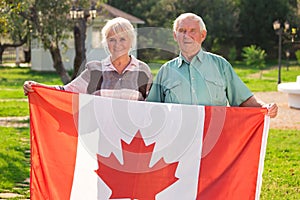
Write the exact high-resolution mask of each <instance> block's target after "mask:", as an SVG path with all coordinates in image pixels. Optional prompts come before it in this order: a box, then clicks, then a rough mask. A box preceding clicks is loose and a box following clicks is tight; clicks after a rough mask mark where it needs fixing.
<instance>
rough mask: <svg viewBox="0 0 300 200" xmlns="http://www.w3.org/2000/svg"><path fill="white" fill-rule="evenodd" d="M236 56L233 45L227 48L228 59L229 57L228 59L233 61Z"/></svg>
mask: <svg viewBox="0 0 300 200" xmlns="http://www.w3.org/2000/svg"><path fill="white" fill-rule="evenodd" d="M236 58H237V50H236V48H235V47H231V48H230V49H229V53H228V59H229V61H235V60H236Z"/></svg>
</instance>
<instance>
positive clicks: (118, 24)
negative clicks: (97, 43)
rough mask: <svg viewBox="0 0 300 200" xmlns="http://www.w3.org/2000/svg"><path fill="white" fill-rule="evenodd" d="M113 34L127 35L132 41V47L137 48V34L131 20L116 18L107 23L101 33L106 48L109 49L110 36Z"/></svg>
mask: <svg viewBox="0 0 300 200" xmlns="http://www.w3.org/2000/svg"><path fill="white" fill-rule="evenodd" d="M111 32H113V33H115V34H122V33H125V34H127V35H128V37H129V39H130V41H131V47H135V44H136V34H135V30H134V27H133V25H132V24H131V23H130V21H129V20H127V19H125V18H122V17H116V18H114V19H111V20H109V21H107V23H106V24H105V26H104V27H103V28H102V31H101V34H102V44H103V46H104V47H106V48H107V39H108V35H109V33H111Z"/></svg>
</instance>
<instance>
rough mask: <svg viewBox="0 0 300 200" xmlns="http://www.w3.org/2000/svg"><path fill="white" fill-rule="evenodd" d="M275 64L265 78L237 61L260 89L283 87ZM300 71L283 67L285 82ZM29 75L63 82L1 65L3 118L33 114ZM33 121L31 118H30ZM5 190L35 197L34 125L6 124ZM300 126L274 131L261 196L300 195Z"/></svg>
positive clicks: (1, 176) (1, 166) (1, 147)
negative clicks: (31, 185)
mask: <svg viewBox="0 0 300 200" xmlns="http://www.w3.org/2000/svg"><path fill="white" fill-rule="evenodd" d="M162 63H164V61H156V62H151V63H150V67H151V70H152V72H153V74H154V76H155V75H156V74H157V72H158V69H159V67H160V66H161V64H162ZM272 66H274V65H269V67H268V68H266V69H265V70H263V72H262V76H261V77H260V71H259V70H258V69H252V68H249V67H246V66H244V65H243V64H242V63H238V62H237V63H234V64H233V67H234V69H235V71H236V72H237V74H238V75H239V76H240V77H241V79H242V80H243V81H244V82H245V83H246V84H247V86H248V87H249V88H250V89H251V90H252V91H254V92H257V91H276V90H277V68H276V67H272ZM296 75H300V66H297V65H291V66H289V70H288V71H287V70H286V69H285V67H283V68H282V82H294V81H295V80H296ZM25 80H35V81H38V82H42V83H45V84H61V81H60V78H59V77H58V76H57V75H56V73H54V72H51V73H46V72H32V71H31V70H30V69H29V68H18V67H14V68H11V67H1V66H0V117H6V116H28V115H29V110H28V103H27V101H26V99H27V98H26V97H25V96H24V95H23V89H22V85H23V83H24V81H25ZM25 123H28V121H25ZM0 138H1V139H0V172H1V173H0V193H1V192H16V193H19V194H22V195H24V198H28V197H29V192H28V190H29V186H28V184H26V183H25V184H24V180H26V179H27V178H29V171H30V164H29V163H30V159H29V157H30V155H29V149H30V142H29V128H28V127H27V128H12V127H10V128H7V127H1V126H0ZM299 138H300V131H299V130H270V132H269V138H268V145H267V152H266V159H265V168H264V173H263V185H262V192H261V199H263V200H270V199H274V200H277V199H278V200H282V199H289V200H296V199H300V195H299V194H300V189H299V188H300V165H299V161H300V154H299V152H300V140H299Z"/></svg>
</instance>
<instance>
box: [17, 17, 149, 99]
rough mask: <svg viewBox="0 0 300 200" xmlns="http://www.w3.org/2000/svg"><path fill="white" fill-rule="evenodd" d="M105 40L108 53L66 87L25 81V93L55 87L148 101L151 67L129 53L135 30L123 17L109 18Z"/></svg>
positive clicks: (104, 43)
mask: <svg viewBox="0 0 300 200" xmlns="http://www.w3.org/2000/svg"><path fill="white" fill-rule="evenodd" d="M102 43H103V45H104V47H105V49H106V50H107V51H108V53H109V56H108V57H107V58H105V59H103V60H101V61H96V60H95V61H90V62H88V63H87V64H86V69H85V70H84V71H83V72H82V73H81V74H80V75H79V76H78V77H77V78H75V79H74V80H73V81H72V82H70V83H68V84H67V85H64V86H49V85H45V84H41V83H37V82H34V81H25V83H24V85H23V88H24V94H25V95H27V94H28V92H33V89H32V85H39V86H44V87H52V88H56V89H60V90H66V91H70V92H75V93H88V94H95V95H101V96H106V97H112V98H120V99H130V100H145V99H146V97H147V95H148V92H149V89H150V86H151V84H152V74H151V71H150V68H149V66H148V65H147V64H145V63H144V62H142V61H140V60H138V59H137V58H135V57H134V56H133V55H130V53H129V52H130V49H131V48H132V47H134V46H135V30H134V28H133V26H132V24H131V23H130V22H129V21H128V20H126V19H124V18H121V17H117V18H114V19H112V20H109V21H108V22H107V23H106V25H105V26H104V27H103V29H102Z"/></svg>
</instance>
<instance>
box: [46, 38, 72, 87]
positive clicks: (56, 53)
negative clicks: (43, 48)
mask: <svg viewBox="0 0 300 200" xmlns="http://www.w3.org/2000/svg"><path fill="white" fill-rule="evenodd" d="M49 50H50V54H51V57H52V60H53V67H54V68H55V70H56V73H57V74H58V75H59V76H60V78H61V80H62V82H63V84H67V83H68V82H70V80H71V78H70V76H69V74H68V72H67V71H66V69H65V67H64V64H63V62H62V57H61V53H60V49H59V48H58V45H56V44H55V45H51V46H50V48H49Z"/></svg>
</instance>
